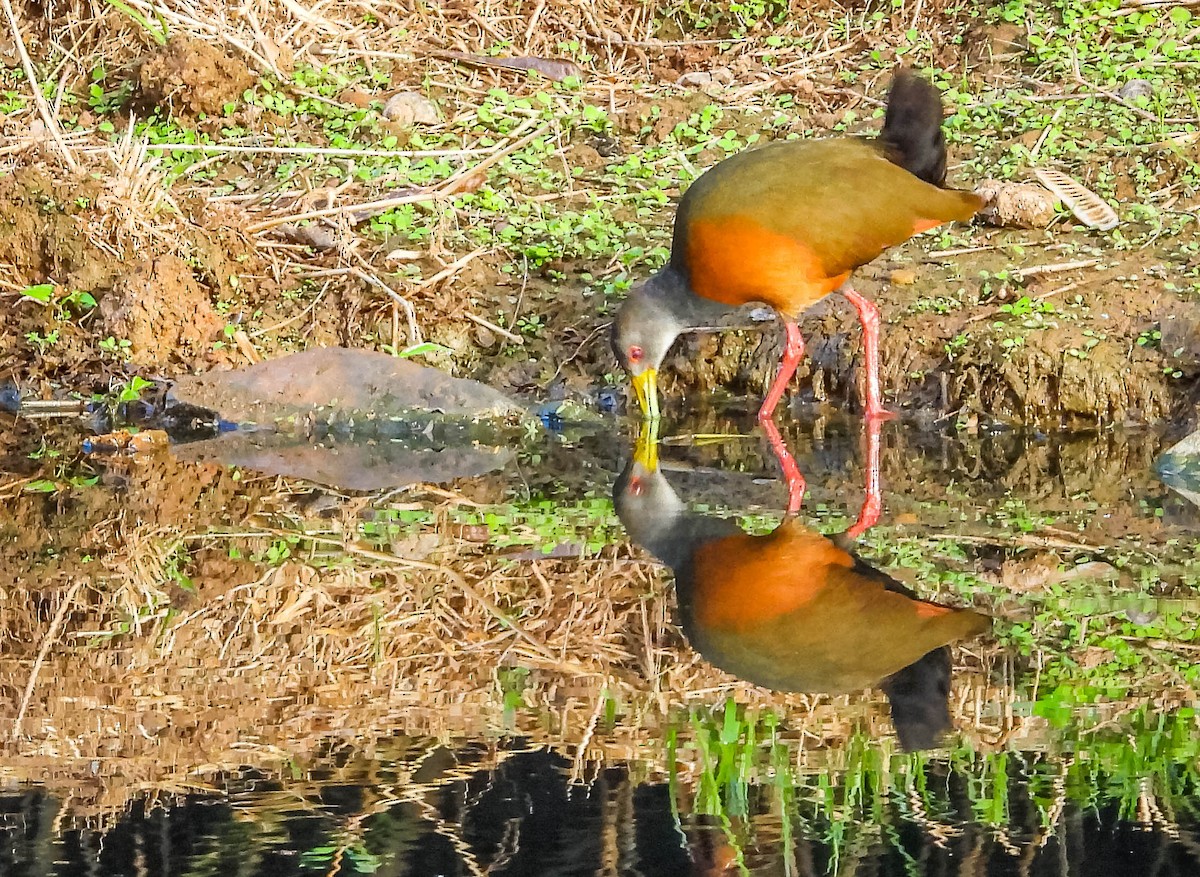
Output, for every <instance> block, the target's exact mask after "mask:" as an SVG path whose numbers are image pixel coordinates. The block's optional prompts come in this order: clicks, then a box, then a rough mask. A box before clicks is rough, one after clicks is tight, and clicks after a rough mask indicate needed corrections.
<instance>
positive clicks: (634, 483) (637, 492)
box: [626, 478, 643, 496]
mask: <svg viewBox="0 0 1200 877" xmlns="http://www.w3.org/2000/svg"><path fill="white" fill-rule="evenodd" d="M642 490H643V487H642V479H640V478H630V479H629V486H628V487H627V488H626V493H628V494H629V495H630V496H641V495H642Z"/></svg>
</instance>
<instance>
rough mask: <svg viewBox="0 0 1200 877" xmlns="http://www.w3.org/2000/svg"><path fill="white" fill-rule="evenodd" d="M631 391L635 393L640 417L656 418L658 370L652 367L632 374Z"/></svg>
mask: <svg viewBox="0 0 1200 877" xmlns="http://www.w3.org/2000/svg"><path fill="white" fill-rule="evenodd" d="M633 392H634V393H635V394H636V395H637V400H638V405H640V406H641V408H642V417H643V418H645V419H646V420H658V372H657V371H655V370H654V369H652V368H648V369H646V370H645V371H644V372H642V373H641V374H637V375H634V376H633Z"/></svg>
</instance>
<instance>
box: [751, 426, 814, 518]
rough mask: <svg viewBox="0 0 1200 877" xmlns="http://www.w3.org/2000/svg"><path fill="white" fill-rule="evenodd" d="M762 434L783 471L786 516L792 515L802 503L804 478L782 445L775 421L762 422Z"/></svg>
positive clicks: (786, 448) (789, 453)
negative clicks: (786, 497) (785, 486)
mask: <svg viewBox="0 0 1200 877" xmlns="http://www.w3.org/2000/svg"><path fill="white" fill-rule="evenodd" d="M762 428H763V432H765V433H766V434H767V441H768V442H770V443H771V450H772V451H774V452H775V459H777V460H778V461H779V468H780V469H782V470H783V477H784V480H786V481H787V486H788V505H787V513H788V515H789V516H790V515H794V514H796V512H798V511H800V504H801V503H802V502H804V489H805V487H806V485H805V483H804V476H803V475H801V474H800V469H799V467H798V466H797V465H796V460H795V458H794V457H792V452H791V451H789V450H788V447H787V445H786V444H784V441H783V436H781V435H780V434H779V428H778V427H777V426H775V421H773V420H764V421H763V422H762Z"/></svg>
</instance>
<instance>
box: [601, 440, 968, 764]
mask: <svg viewBox="0 0 1200 877" xmlns="http://www.w3.org/2000/svg"><path fill="white" fill-rule="evenodd" d="M763 428H764V430H766V432H767V437H768V439H769V441H770V443H771V446H772V448H773V450H774V451H775V453H776V456H777V457H778V459H779V462H780V465H781V466H782V468H783V472H784V475H785V478H786V480H787V482H788V490H789V498H788V510H787V514H786V515H785V516H784V519H783V521H782V523H780V525H779V526H778V527H777V528H776V529H775V530H774V532H772V533H770V534H768V535H765V536H753V535H751V534H749V533H746V532H744V531H743V530H742V529H741V528H740V527H739V526H738V525H737V523H736V522H735V521H733V520H731V519H728V518H721V517H716V516H714V515H706V514H700V513H696V512H692V511H689V510H688V508H687V507H686V506H685V505H684V503H683V502H682V501H681V500H680V499H679V497H678V496H677V495H676V494H675V491H674V490H673V489H672V488H671V485H670V484H669V483H668V481H667V479H666V477H665V476H664V475H663V473H662V472H661V471H660V469H659V465H658V444H657V437H656V435H655V429H656V424H654V423H645V424H643V426H642V433H641V435H640V436H639V439H638V444H637V447H636V450H635V452H634V454H633V458H632V459H631V460H630V461H629V463H628V465H626V467H625V469H624V471H623V472H622V473H621V475H620V476H618V478H617V482H616V485H615V487H614V489H613V501H614V504H615V505H616V509H617V514H618V515H619V516H620V518H621V521H622V523H623V524H624V525H625V529H626V530H627V531H628V533H629V536H630V538H631V539H633V540H634V541H635V542H637V543H639V544H641V545H642V546H643V547H645V548H646V549H647V550H649V551H650V552H651V553H652V554H654V555H655V556H656V557H657V558H658V559H659V560H661V561H662V562H663V563H665V564H666V565H667V566H669V567H670V568H671V569H672V570H673V571H674V573H675V588H676V595H677V598H678V604H679V621H680V626H681V627H682V628H683V633H684V636H685V637H686V638H687V640H688V642H689V643H690V644H691V645H692V647H693V648H695V649H696V651H698V652H699V653H700V654H701V655H702V656H703V657H704V658H705V659H706V660H708V661H709V662H710V663H712V664H714V665H716V666H717V667H719V668H720V669H722V670H725V671H726V672H729V673H732V674H733V675H735V676H738V677H740V678H742V679H745V680H747V681H749V682H752V683H754V684H756V685H761V686H763V687H765V688H771V689H775V690H778V691H798V692H809V693H818V692H823V693H830V694H836V693H844V692H849V691H855V690H861V689H864V688H869V687H873V686H876V685H878V686H879V687H880V688H882V690H883V692H884V694H885V695H886V696H887V698H888V701H889V702H890V704H891V710H892V720H893V723H894V725H895V727H896V732H897V736H898V737H899V739H900V745H901V746H902V747H903V748H904V749H907V750H914V749H926V748H929V747H932V746H935V745H936V744H937V742H938V739H939V738H940V736H941V735H942V733H943V732H944V731H946V730H947V729H948V728H949V727H950V714H949V707H948V700H949V691H950V650H949V648H948V644H949V643H952V642H955V641H956V640H960V639H964V638H967V637H970V636H974V635H976V634H978V633H981V632H982V631H984V630H986V629H987V628H988V626H989V621H988V619H987V618H986V617H984V616H982V615H979V614H978V613H975V612H972V611H970V610H964V609H955V608H952V607H949V606H941V605H939V604H937V603H931V602H929V601H926V600H921V599H918V597H917V595H916V594H915V593H914V592H913V591H912V590H910V589H909V588H907V587H905V586H904V585H902V584H901V583H900V582H898V581H896V580H895V579H893V578H892V577H891V576H889V575H887V574H886V573H885V572H882V571H881V570H878V569H875V568H874V567H871V566H869V565H867V564H866V563H865V562H864V561H863V560H861V559H860V558H858V557H856V556H855V555H854V554H853V553H851V551H850V546H851V544H852V543H853V540H854V539H856V538H857V537H858V536H859V535H861V534H862V533H863V532H864V531H865V530H867V529H868V528H870V527H871V526H873V525H874V524H875V522H876V521H877V520H878V517H879V514H880V495H879V446H880V435H879V424H878V422H877V421H876V422H875V423H874V424H871V423H868V425H867V457H868V464H867V472H868V475H867V482H868V485H867V495H866V498H865V500H864V502H863V507H862V511H861V513H860V514H859V517H858V520H857V521H856V522H855V523H854V525H853V526H852V527H850V529H848V530H847V531H846V532H845V533H841V534H838V535H836V536H824V535H822V534H820V533H817V532H816V531H814V530H811V529H809V528H808V527H806V526H805V525H804V523H803V522H802V521H801V520H800V518H799V516H798V515H797V512H798V511H799V508H800V504H801V502H802V500H803V497H804V489H805V484H804V479H803V477H802V476H801V474H800V472H799V469H798V468H797V466H796V463H795V461H794V459H793V458H792V456H791V454H790V452H789V451H788V449H787V447H786V445H785V444H784V442H783V440H782V438H781V437H780V435H779V433H778V431H777V430H776V429H775V426H774V424H773V423H770V422H766V423H764V424H763Z"/></svg>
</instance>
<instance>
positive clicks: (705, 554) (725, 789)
mask: <svg viewBox="0 0 1200 877" xmlns="http://www.w3.org/2000/svg"><path fill="white" fill-rule="evenodd" d="M555 426H556V427H558V428H559V432H558V433H557V434H556V435H555V436H553V437H551V438H538V439H536V440H531V441H524V442H521V441H513V442H512V443H511V444H508V445H504V446H498V447H495V448H487V447H484V446H482V445H480V444H478V443H473V444H471V445H469V446H466V447H460V448H456V449H451V450H452V452H451V453H445V450H446V449H445V448H444V447H443V446H439V441H438V440H436V439H430V438H429V437H428V436H427V437H426V439H427V440H426V441H425V442H424V444H423V445H421V446H420V447H416V448H411V449H410V450H411V452H409V453H405V452H404V450H403V449H402V448H398V447H397V443H395V442H392V441H390V440H387V439H383V438H379V437H376V438H375V439H373V440H371V441H369V442H365V443H363V442H352V441H350V440H348V439H346V438H344V437H342V438H337V437H331V436H323V437H321V440H320V441H319V442H316V441H312V440H311V438H310V440H308V441H307V442H306V443H304V444H303V445H302V446H296V445H291V446H289V445H288V443H287V442H283V441H280V440H278V439H277V440H274V441H273V442H272V443H267V442H259V443H258V445H257V446H253V445H254V443H253V442H251V443H249V444H248V445H247V444H241V445H238V446H237V447H236V448H234V449H232V450H229V449H223V447H222V446H221V445H219V444H206V445H203V446H184V447H181V448H176V449H173V450H172V451H167V450H165V449H153V448H150V449H142V450H138V451H129V450H124V451H115V452H107V453H103V454H101V453H94V454H91V455H86V454H82V453H80V452H79V450H78V449H79V447H80V441H79V437H78V436H76V435H73V434H71V433H70V432H69V431H55V430H54V429H52V428H48V427H46V426H45V425H44V424H36V423H30V422H28V421H17V420H7V421H5V422H4V423H2V424H0V438H2V439H3V459H2V465H3V472H5V473H6V474H5V475H4V476H3V478H2V479H0V498H3V500H4V508H3V510H2V511H0V536H2V537H3V539H2V540H0V587H3V595H4V600H3V602H2V604H0V611H2V615H0V626H2V627H3V640H2V643H3V646H2V651H0V691H2V692H3V710H4V712H3V715H2V716H0V724H2V726H3V751H4V768H3V771H2V772H0V778H3V781H4V783H5V786H4V789H3V794H2V795H0V813H2V820H0V826H2V827H3V829H2V830H3V832H4V840H5V843H4V844H3V845H0V847H2V849H0V861H2V862H3V873H6V874H47V875H49V874H54V875H58V874H84V873H86V874H102V875H118V874H130V875H135V874H216V873H220V874H237V875H242V874H245V875H275V874H306V873H312V874H412V875H427V874H428V875H433V874H483V873H488V874H508V875H516V874H521V875H525V874H529V875H533V874H564V875H565V874H631V875H632V874H641V875H658V874H663V875H668V874H737V873H753V874H796V875H808V874H859V873H861V874H951V873H953V874H1010V873H1011V874H1036V875H1042V874H1047V875H1049V874H1054V875H1059V874H1084V875H1090V874H1125V873H1128V874H1183V873H1194V872H1195V873H1200V863H1197V861H1196V860H1197V856H1198V855H1200V845H1198V842H1200V838H1198V837H1197V835H1196V829H1197V818H1198V817H1197V810H1196V806H1197V803H1198V802H1200V799H1198V798H1197V788H1196V779H1197V762H1196V758H1197V754H1198V750H1200V735H1198V734H1197V727H1196V720H1195V712H1194V710H1195V701H1196V696H1195V686H1196V685H1197V683H1198V681H1200V679H1198V677H1200V672H1197V668H1196V667H1195V666H1194V659H1195V655H1196V651H1197V649H1198V648H1200V645H1198V644H1197V640H1196V636H1195V628H1196V616H1197V612H1198V610H1200V600H1197V598H1196V596H1195V594H1196V587H1197V583H1198V581H1200V554H1198V553H1197V550H1196V547H1195V545H1196V542H1195V535H1196V532H1197V530H1198V529H1200V514H1198V510H1197V508H1196V507H1195V506H1194V505H1192V504H1191V502H1190V501H1189V500H1187V499H1186V498H1184V497H1183V496H1182V495H1180V494H1177V493H1175V492H1174V491H1172V490H1170V489H1168V488H1167V487H1166V486H1164V485H1163V484H1162V483H1161V482H1159V481H1158V480H1157V478H1156V477H1155V475H1154V469H1153V463H1154V460H1155V458H1156V457H1157V456H1158V454H1159V453H1160V452H1161V451H1162V450H1163V449H1164V448H1165V447H1166V446H1167V445H1169V444H1170V443H1171V440H1172V439H1173V438H1177V437H1174V436H1167V435H1163V434H1159V433H1154V432H1125V431H1119V430H1118V431H1104V432H1099V433H1095V434H1089V435H1071V436H1046V435H1040V434H1023V433H1018V432H1011V431H1004V432H995V433H970V432H967V431H955V430H952V429H949V428H942V427H937V428H922V429H918V428H916V427H915V426H913V425H911V424H906V423H889V424H886V425H885V426H884V428H883V430H882V432H881V433H880V435H879V436H878V441H877V442H875V441H872V437H871V436H870V435H863V434H862V433H861V428H860V425H859V423H858V422H857V421H855V420H853V419H847V420H819V421H813V422H807V423H793V424H788V426H787V428H786V429H785V430H784V434H783V435H782V437H781V438H780V441H782V443H783V446H784V447H785V448H786V449H787V452H788V453H789V454H790V455H791V456H792V457H793V458H794V460H795V463H796V468H797V471H798V473H800V474H801V475H802V479H803V496H802V497H800V496H798V489H797V484H795V483H793V484H792V485H791V488H792V490H791V492H790V493H789V489H788V487H789V486H788V485H787V484H785V483H784V481H783V480H782V479H781V477H780V466H779V462H778V460H777V457H776V454H775V453H774V452H773V450H772V448H771V445H770V443H769V442H768V441H767V438H766V437H764V436H763V434H762V433H761V432H758V431H755V430H753V429H752V425H751V424H747V423H743V422H737V421H730V420H726V419H721V418H718V417H715V416H713V417H708V418H707V419H704V420H697V421H696V422H694V423H688V424H671V426H670V428H668V429H664V431H663V435H662V436H661V439H662V440H661V441H660V442H657V443H655V442H651V441H649V440H648V439H649V437H647V436H645V435H643V436H641V437H640V442H639V437H638V436H636V435H629V434H624V433H621V432H619V431H615V426H614V425H613V424H607V425H606V426H605V427H604V428H603V429H600V428H596V427H594V426H593V427H589V428H586V429H584V428H575V427H572V426H571V425H569V424H555ZM242 438H245V437H242ZM443 444H444V443H443ZM222 458H223V459H224V460H225V461H226V462H228V461H230V460H232V461H233V462H236V463H237V464H238V465H236V466H234V467H229V466H227V465H225V464H224V463H223V462H222ZM872 463H875V464H877V467H878V496H879V498H880V499H881V504H880V508H878V509H877V510H874V509H872V508H871V503H869V502H865V498H866V497H868V496H869V495H870V494H871V493H873V492H874V490H873V485H872V481H873V479H872V478H871V471H870V470H871V468H872ZM364 470H369V471H371V472H372V477H373V478H374V479H375V483H377V484H384V483H388V484H390V485H391V486H389V487H387V488H386V489H376V490H366V489H364V488H363V485H362V484H361V483H359V482H355V483H345V482H344V481H343V482H341V483H339V479H341V478H342V476H341V475H340V474H339V473H342V472H350V473H356V474H353V477H357V478H361V476H362V473H363V471H364ZM388 472H391V473H393V474H394V475H395V477H394V478H392V479H391V480H390V481H389V478H388V475H387V473H388ZM275 473H284V474H275ZM397 473H398V474H397ZM306 475H307V478H308V479H312V480H306V478H305V476H306ZM414 480H416V481H417V482H418V483H416V484H412V482H413V481H414ZM868 486H871V487H872V490H866V489H865V488H867V487H868ZM789 504H793V505H798V506H799V511H798V513H797V514H796V515H793V516H785V515H784V511H785V508H786V507H787V506H788V505H789ZM876 511H877V512H878V514H877V515H876ZM847 534H849V535H847Z"/></svg>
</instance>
